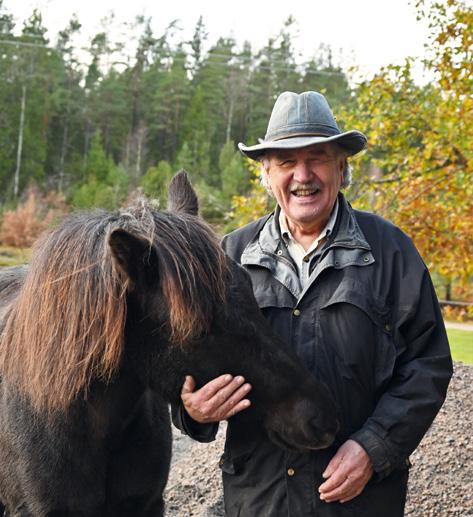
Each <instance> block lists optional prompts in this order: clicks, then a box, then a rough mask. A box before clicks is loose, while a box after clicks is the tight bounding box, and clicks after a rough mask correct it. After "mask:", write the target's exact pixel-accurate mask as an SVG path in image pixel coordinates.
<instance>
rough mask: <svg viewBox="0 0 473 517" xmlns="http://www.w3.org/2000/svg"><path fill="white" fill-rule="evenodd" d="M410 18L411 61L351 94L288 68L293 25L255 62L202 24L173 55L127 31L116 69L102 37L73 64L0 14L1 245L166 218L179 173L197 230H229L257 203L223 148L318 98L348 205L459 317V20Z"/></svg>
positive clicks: (471, 220)
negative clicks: (129, 214) (421, 34)
mask: <svg viewBox="0 0 473 517" xmlns="http://www.w3.org/2000/svg"><path fill="white" fill-rule="evenodd" d="M414 3H415V7H416V10H417V16H418V18H419V19H426V20H428V22H429V27H430V36H429V38H428V41H426V47H425V49H426V50H425V55H424V56H422V57H419V58H417V59H414V58H412V59H407V60H406V61H405V63H404V64H403V65H392V66H387V67H384V68H382V69H380V70H379V72H378V73H376V74H375V75H374V76H372V77H370V78H369V79H365V80H358V81H357V82H354V81H353V80H352V77H353V76H354V74H353V70H345V69H343V68H342V66H341V65H340V64H338V63H337V62H336V60H335V59H334V57H333V53H332V50H331V48H330V47H328V46H324V45H321V46H320V47H319V48H318V50H317V51H316V52H315V54H314V56H313V58H312V59H310V60H309V61H307V62H305V63H304V64H302V65H301V64H300V63H297V62H296V57H295V51H294V45H293V41H292V28H293V25H294V23H295V21H294V19H293V18H292V17H289V18H288V19H287V20H286V22H285V23H284V25H283V26H282V27H281V30H280V32H279V34H278V35H277V36H275V37H272V38H270V39H269V40H268V41H267V43H266V45H264V46H263V47H262V48H260V49H257V50H255V49H253V48H252V46H251V45H250V44H249V43H247V42H245V43H241V42H238V41H236V40H235V39H234V38H233V37H225V36H222V37H220V38H218V39H217V40H216V42H215V43H212V44H210V45H209V42H208V34H207V32H206V28H205V21H204V20H203V19H202V18H200V19H199V21H198V23H197V25H196V27H195V31H194V34H193V37H192V38H191V39H190V40H189V39H187V40H183V39H182V38H181V39H180V37H179V31H178V30H177V25H176V22H173V23H171V24H170V25H169V26H168V27H167V28H166V30H165V31H164V32H163V33H161V34H155V33H154V32H153V30H152V23H151V22H152V20H151V19H150V18H146V17H138V18H137V19H136V21H135V23H134V24H133V26H132V28H130V30H133V34H131V33H130V34H129V40H131V39H132V38H135V37H136V39H137V40H138V44H137V46H136V48H134V49H133V53H132V54H127V52H129V51H130V48H131V46H130V48H129V46H128V45H127V44H126V41H124V40H121V41H114V40H112V38H111V36H110V34H109V33H108V32H107V31H104V32H99V33H98V34H96V35H95V36H94V37H93V38H92V39H91V40H90V45H89V47H88V48H87V49H83V48H77V47H76V46H75V43H74V42H75V40H76V36H77V35H78V34H79V33H80V30H81V23H80V20H79V19H78V18H77V17H75V16H74V17H73V18H72V19H71V20H70V22H69V23H68V25H67V26H66V27H64V30H62V31H61V32H60V33H59V34H58V37H57V40H56V41H49V40H48V39H47V37H46V33H47V27H45V26H44V25H43V20H42V15H41V12H40V11H39V10H34V11H33V12H32V13H31V16H30V17H29V18H28V20H26V21H25V22H24V24H23V26H22V28H21V30H20V31H18V30H17V29H18V28H17V27H16V26H15V21H14V17H13V15H12V13H9V12H8V11H7V10H6V8H5V7H4V6H3V0H0V211H1V227H0V241H1V242H2V243H3V244H5V245H11V246H15V247H23V248H25V247H29V246H30V245H31V243H32V242H33V240H34V239H35V238H36V237H37V235H38V234H39V233H40V232H41V231H42V230H44V229H45V228H46V227H47V226H48V225H50V224H54V221H55V220H57V218H58V217H59V216H61V215H62V214H64V213H66V212H67V211H70V210H73V209H89V208H92V207H102V208H107V209H114V208H117V207H120V206H124V205H126V203H127V202H129V201H130V199H132V198H134V197H136V196H137V195H139V193H140V192H143V193H144V194H145V195H146V196H148V197H149V198H151V199H153V200H155V201H156V202H158V203H160V204H161V206H165V192H166V184H167V182H168V181H169V179H170V177H171V175H172V173H173V172H174V171H176V170H178V169H181V168H184V169H186V170H188V171H189V173H190V175H191V179H192V181H193V183H194V184H195V185H196V187H197V190H198V192H199V196H200V199H201V207H202V214H203V216H204V217H205V218H206V219H207V220H209V221H210V222H211V223H212V224H214V225H215V226H216V227H217V228H218V229H219V230H220V231H222V232H224V231H228V230H230V229H232V228H235V227H237V226H239V225H241V224H244V223H245V222H247V221H249V220H251V219H254V218H256V217H258V216H260V215H262V214H264V213H266V212H267V211H268V210H271V208H272V200H271V198H269V197H268V196H267V194H266V192H265V190H264V189H263V188H262V187H261V186H260V184H259V179H258V174H259V171H258V169H257V167H255V164H254V163H251V162H249V161H247V160H245V159H244V158H243V157H242V156H241V155H240V154H239V153H238V152H237V151H236V146H235V144H236V143H237V142H245V143H247V144H251V143H255V142H256V141H257V139H258V138H261V137H263V136H264V134H265V131H266V124H267V121H268V117H269V114H270V112H271V108H272V105H273V104H274V100H275V98H276V97H277V95H278V94H279V93H280V92H282V91H285V90H292V91H298V92H301V91H305V90H317V91H321V92H323V93H324V94H325V95H326V97H327V98H328V100H329V102H330V104H331V105H332V106H333V108H334V111H335V113H336V115H337V122H338V123H339V125H340V126H341V127H342V128H347V129H352V128H356V129H359V130H361V131H362V132H364V133H365V134H366V135H367V136H368V139H369V147H368V150H367V151H366V152H364V153H362V154H361V155H359V156H357V157H356V158H354V159H352V161H351V163H352V165H353V167H354V171H355V174H354V178H355V180H354V182H353V185H352V186H351V187H350V188H349V189H348V190H347V192H346V195H347V197H348V199H349V200H350V201H351V202H352V204H353V205H354V206H355V207H357V208H361V209H366V210H370V211H374V212H376V213H378V214H380V215H382V216H384V217H386V218H388V219H390V220H392V221H393V222H394V223H395V224H397V225H399V226H400V227H401V228H403V229H404V230H405V231H406V232H407V233H408V234H409V235H410V236H411V237H412V238H413V240H414V242H415V244H416V246H417V247H418V249H419V251H420V253H421V255H422V256H423V257H424V260H425V261H426V262H427V265H428V267H429V268H430V270H431V271H432V272H433V276H434V280H435V283H436V287H437V290H438V294H439V296H440V297H441V298H447V299H451V298H454V299H459V300H463V301H470V302H471V301H473V287H472V282H471V280H472V278H473V239H472V236H473V204H472V199H473V183H472V172H473V95H472V94H473V8H472V6H471V4H470V3H469V2H467V1H466V0H465V1H463V0H440V1H438V2H436V1H430V0H416V1H415V2H414ZM204 49H208V50H204ZM419 65H421V66H422V67H423V70H424V72H425V77H428V78H429V80H428V81H423V83H424V84H419V82H418V81H417V80H415V79H414V74H413V67H414V66H416V67H418V66H419ZM457 316H458V314H457ZM472 316H473V306H472V305H470V306H467V305H465V307H463V308H462V309H460V317H465V318H468V317H470V318H471V317H472Z"/></svg>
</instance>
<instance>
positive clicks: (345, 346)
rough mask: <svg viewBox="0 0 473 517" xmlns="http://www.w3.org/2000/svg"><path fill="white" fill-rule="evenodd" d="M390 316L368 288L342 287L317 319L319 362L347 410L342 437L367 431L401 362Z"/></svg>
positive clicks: (387, 310) (337, 397)
mask: <svg viewBox="0 0 473 517" xmlns="http://www.w3.org/2000/svg"><path fill="white" fill-rule="evenodd" d="M390 318H391V315H390V311H389V309H388V308H387V307H383V304H382V303H380V302H379V301H377V300H375V299H374V298H373V296H372V294H371V293H370V292H369V291H368V289H367V288H366V287H365V286H363V285H351V286H350V288H346V287H345V286H343V285H342V286H340V287H339V288H337V289H336V290H335V292H333V293H332V295H331V296H330V297H329V298H328V299H326V300H325V301H324V302H323V303H321V306H320V309H319V310H318V311H317V314H316V323H315V325H316V345H315V348H316V352H315V362H316V368H317V372H318V375H319V376H320V377H321V378H322V379H323V380H324V381H325V382H326V383H327V384H328V385H329V388H330V389H331V391H332V393H333V395H334V396H335V398H336V401H337V404H338V407H339V408H340V410H341V413H342V414H341V415H340V417H341V421H342V422H341V423H342V428H343V429H342V430H341V431H342V434H344V432H346V433H351V432H353V431H354V430H356V429H358V428H359V427H361V425H363V423H364V421H365V420H366V418H367V417H368V416H369V415H370V414H371V413H372V411H373V409H374V407H375V405H376V402H377V398H378V396H379V394H380V393H381V391H382V387H383V386H384V385H385V383H386V382H387V381H388V380H389V379H390V378H391V375H392V371H393V368H394V364H395V360H396V348H395V346H394V340H393V336H392V330H391V329H392V325H391V322H390Z"/></svg>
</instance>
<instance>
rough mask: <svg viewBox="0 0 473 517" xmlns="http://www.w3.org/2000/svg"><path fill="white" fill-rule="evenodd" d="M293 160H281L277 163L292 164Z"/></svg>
mask: <svg viewBox="0 0 473 517" xmlns="http://www.w3.org/2000/svg"><path fill="white" fill-rule="evenodd" d="M293 163H294V160H283V161H282V162H280V164H279V165H292V164H293Z"/></svg>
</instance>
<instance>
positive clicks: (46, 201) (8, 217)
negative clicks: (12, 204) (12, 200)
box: [0, 186, 67, 248]
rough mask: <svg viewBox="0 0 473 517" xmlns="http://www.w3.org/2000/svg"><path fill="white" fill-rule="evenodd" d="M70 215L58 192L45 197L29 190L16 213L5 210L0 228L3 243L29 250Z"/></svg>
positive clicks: (30, 188)
mask: <svg viewBox="0 0 473 517" xmlns="http://www.w3.org/2000/svg"><path fill="white" fill-rule="evenodd" d="M66 211H67V208H66V203H65V199H64V197H63V196H62V195H61V194H58V193H57V192H54V191H53V192H49V193H48V194H47V195H44V194H42V193H41V192H40V191H39V190H38V189H37V188H36V187H34V186H31V187H29V188H28V189H27V190H26V192H25V194H24V196H23V201H21V202H20V203H19V204H18V206H17V207H16V209H15V210H6V211H5V212H4V214H3V218H2V223H1V226H0V243H1V244H4V245H7V246H14V247H16V248H27V247H30V246H31V245H32V244H33V242H34V241H35V240H36V239H37V237H38V236H39V234H40V233H41V232H43V231H44V230H45V229H46V228H48V227H49V226H50V225H51V224H52V223H53V222H54V221H55V220H56V219H57V218H58V217H60V216H61V215H62V214H64V213H65V212H66Z"/></svg>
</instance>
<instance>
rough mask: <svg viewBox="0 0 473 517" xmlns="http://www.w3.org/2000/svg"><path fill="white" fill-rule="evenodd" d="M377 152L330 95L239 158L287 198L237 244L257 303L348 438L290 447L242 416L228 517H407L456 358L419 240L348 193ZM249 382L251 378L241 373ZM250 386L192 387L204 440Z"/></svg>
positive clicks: (295, 112) (313, 98)
mask: <svg viewBox="0 0 473 517" xmlns="http://www.w3.org/2000/svg"><path fill="white" fill-rule="evenodd" d="M365 146H366V137H365V136H364V135H363V134H362V133H360V132H359V131H346V132H342V131H341V130H340V129H339V127H338V125H337V123H336V121H335V118H334V116H333V114H332V111H331V109H330V107H329V105H328V103H327V101H326V99H325V98H324V96H323V95H321V94H319V93H316V92H305V93H302V94H300V95H298V94H296V93H292V92H285V93H283V94H281V95H280V96H279V98H278V99H277V101H276V103H275V106H274V109H273V112H272V114H271V118H270V121H269V124H268V130H267V133H266V137H265V139H264V140H263V141H261V143H259V144H257V145H253V146H246V145H244V144H239V148H240V150H241V151H242V152H243V153H244V154H246V155H247V156H249V157H250V158H252V159H254V160H259V161H260V162H261V165H262V181H263V183H264V184H265V186H266V188H267V189H268V190H269V191H270V192H271V194H272V195H273V196H274V197H275V199H276V201H277V207H276V210H275V211H274V212H273V213H271V214H268V215H267V216H266V217H263V218H262V219H260V220H258V221H255V222H253V223H250V224H248V225H246V226H245V227H243V228H241V229H239V230H236V231H235V232H232V233H231V234H229V235H228V236H226V238H225V239H224V246H225V249H226V251H227V253H228V255H229V256H230V257H232V258H233V259H234V260H236V261H237V262H239V263H241V264H242V265H243V267H245V268H246V270H247V271H248V273H249V275H250V277H251V281H252V284H253V291H254V294H255V297H256V299H257V301H258V305H259V306H260V308H261V310H262V311H263V313H264V315H265V316H266V318H267V319H268V321H269V322H270V324H271V325H272V327H273V328H274V330H275V331H276V332H278V333H279V334H280V335H281V336H282V337H283V338H284V339H285V341H286V343H287V344H288V346H289V347H291V348H292V349H293V350H295V352H296V353H297V354H298V355H299V357H300V358H301V359H302V361H303V362H304V363H305V365H306V366H307V368H308V369H309V370H310V371H312V372H313V374H314V375H315V376H316V377H317V378H319V379H321V380H323V381H324V382H325V383H326V384H327V386H328V387H329V389H330V390H331V392H332V394H333V396H334V398H335V400H336V403H337V407H338V417H339V420H340V429H339V432H338V434H337V438H336V440H335V443H333V444H332V445H331V446H330V447H328V448H326V449H324V450H318V451H305V452H304V451H301V452H298V451H287V450H283V449H281V448H279V447H277V446H276V445H274V444H273V443H272V442H270V441H269V440H268V438H267V437H266V436H265V434H264V432H263V431H262V430H260V429H254V430H251V432H248V430H245V432H242V430H241V429H238V428H237V427H236V425H235V423H234V421H233V420H232V419H230V421H229V425H228V431H227V441H226V445H225V453H224V455H223V457H222V460H221V462H220V466H221V468H222V471H223V485H224V498H225V510H226V515H227V516H229V517H237V516H239V517H260V516H267V517H283V516H284V517H288V516H289V517H306V516H307V517H309V516H314V517H344V516H345V517H348V516H352V517H357V516H364V517H379V516H381V515H382V516H383V517H401V516H402V515H403V514H404V503H405V497H406V489H407V479H408V468H409V459H408V458H409V455H410V454H411V452H412V451H413V450H414V449H415V448H416V447H417V445H418V444H419V442H420V440H421V439H422V436H423V435H424V433H425V432H426V431H427V429H428V427H429V426H430V424H431V423H432V420H433V419H434V417H435V415H436V414H437V412H438V410H439V408H440V407H441V405H442V403H443V400H444V398H445V394H446V390H447V386H448V382H449V379H450V377H451V374H452V362H451V357H450V351H449V346H448V341H447V337H446V333H445V328H444V325H443V322H442V317H441V314H440V310H439V306H438V302H437V299H436V296H435V292H434V289H433V287H432V283H431V281H430V277H429V273H428V271H427V269H426V267H425V265H424V263H423V261H422V259H421V258H420V257H419V255H418V253H417V251H416V249H415V247H414V245H413V244H412V242H411V240H410V239H409V238H408V237H407V236H406V235H405V234H404V233H403V232H401V231H400V230H399V229H398V228H396V227H395V226H393V225H392V224H391V223H389V222H387V221H385V220H383V219H382V218H380V217H378V216H376V215H373V214H369V213H366V212H359V211H356V210H353V209H352V207H351V206H350V204H349V203H348V202H347V201H346V199H345V197H344V195H343V194H342V192H341V189H342V187H346V186H348V185H349V183H350V180H351V168H350V166H349V164H348V158H349V157H350V156H352V155H354V154H356V153H358V152H360V151H361V150H363V149H364V148H365ZM235 373H238V372H235ZM250 399H251V386H250V384H249V383H248V382H245V379H243V378H242V377H240V376H230V375H228V376H222V377H219V378H217V379H215V380H214V381H211V382H210V383H209V384H207V385H206V386H204V387H202V388H201V389H198V390H196V389H195V384H194V382H193V379H192V378H188V379H187V380H186V383H185V384H184V387H183V390H182V407H181V408H179V409H178V411H177V412H176V413H175V422H176V424H177V425H178V427H180V428H181V429H183V430H184V431H185V432H187V433H188V434H190V435H191V436H193V437H194V438H195V439H198V440H200V441H209V440H212V439H213V438H214V436H215V433H216V429H217V425H216V422H218V421H220V420H223V419H228V418H230V417H231V416H232V415H234V414H235V413H237V412H239V411H243V410H244V409H245V408H246V407H248V405H249V404H250Z"/></svg>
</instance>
